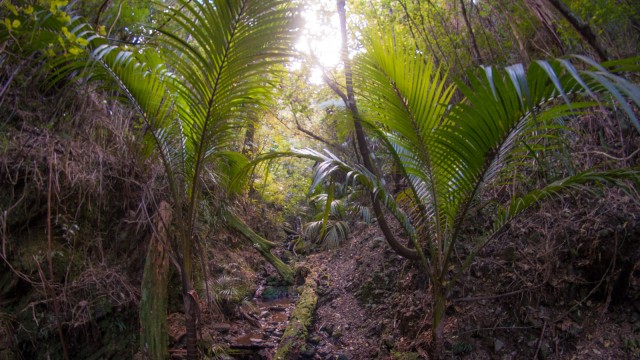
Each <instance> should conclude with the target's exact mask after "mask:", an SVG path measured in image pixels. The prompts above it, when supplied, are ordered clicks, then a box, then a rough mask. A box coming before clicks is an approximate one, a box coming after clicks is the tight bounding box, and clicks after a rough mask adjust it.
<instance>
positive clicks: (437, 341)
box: [431, 277, 447, 359]
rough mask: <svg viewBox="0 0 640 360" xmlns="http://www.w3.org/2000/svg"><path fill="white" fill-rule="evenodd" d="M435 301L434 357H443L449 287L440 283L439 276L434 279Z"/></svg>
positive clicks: (432, 325)
mask: <svg viewBox="0 0 640 360" xmlns="http://www.w3.org/2000/svg"><path fill="white" fill-rule="evenodd" d="M432 284H433V285H432V286H433V303H432V305H431V309H432V313H433V315H432V316H433V319H432V323H431V334H432V335H431V336H432V339H431V340H432V354H431V355H432V357H433V358H434V359H439V358H442V356H440V355H442V354H444V320H445V315H446V309H447V288H446V286H442V284H440V283H439V281H438V279H437V277H433V279H432Z"/></svg>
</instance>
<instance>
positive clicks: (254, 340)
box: [249, 337, 262, 344]
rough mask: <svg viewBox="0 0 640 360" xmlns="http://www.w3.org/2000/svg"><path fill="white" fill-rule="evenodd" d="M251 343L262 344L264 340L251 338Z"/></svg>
mask: <svg viewBox="0 0 640 360" xmlns="http://www.w3.org/2000/svg"><path fill="white" fill-rule="evenodd" d="M249 341H251V342H252V343H256V344H260V343H262V339H260V338H255V337H252V338H249Z"/></svg>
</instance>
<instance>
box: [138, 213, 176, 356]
mask: <svg viewBox="0 0 640 360" xmlns="http://www.w3.org/2000/svg"><path fill="white" fill-rule="evenodd" d="M171 217H172V213H171V207H170V206H169V204H167V203H166V202H164V201H162V202H161V203H160V206H159V208H158V212H157V213H156V220H155V224H154V225H155V231H154V232H153V234H152V235H151V241H149V250H148V252H147V260H146V263H145V265H144V274H143V276H142V286H141V288H142V298H141V300H140V350H141V352H142V354H143V357H144V358H145V359H150V360H151V359H152V360H156V359H168V358H169V352H168V348H167V346H168V335H167V287H168V285H169V255H168V251H169V249H168V248H167V244H168V239H167V227H168V226H169V224H170V223H171Z"/></svg>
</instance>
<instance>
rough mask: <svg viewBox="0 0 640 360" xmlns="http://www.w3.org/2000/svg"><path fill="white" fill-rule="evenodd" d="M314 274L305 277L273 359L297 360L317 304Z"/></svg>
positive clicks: (307, 334)
mask: <svg viewBox="0 0 640 360" xmlns="http://www.w3.org/2000/svg"><path fill="white" fill-rule="evenodd" d="M315 278H316V274H315V273H314V272H311V273H309V274H308V275H307V278H306V280H305V283H304V285H302V286H301V287H302V291H301V293H300V298H299V299H298V302H297V303H296V308H295V309H294V310H293V312H292V313H291V317H290V319H289V325H288V326H287V328H286V329H285V331H284V334H283V335H282V340H281V341H280V345H279V346H278V349H277V351H276V355H275V359H279V360H288V359H297V358H298V355H299V354H300V351H301V349H302V347H303V346H304V345H305V343H306V340H307V337H308V336H309V328H310V327H311V323H312V321H313V313H314V311H315V309H316V305H317V303H318V294H317V292H316V289H317V285H316V279H315Z"/></svg>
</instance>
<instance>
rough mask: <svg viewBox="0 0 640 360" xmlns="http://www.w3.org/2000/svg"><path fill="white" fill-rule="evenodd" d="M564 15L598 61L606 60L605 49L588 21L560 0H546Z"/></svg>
mask: <svg viewBox="0 0 640 360" xmlns="http://www.w3.org/2000/svg"><path fill="white" fill-rule="evenodd" d="M547 1H549V3H550V4H551V6H553V7H554V8H555V9H556V10H558V12H559V13H560V14H561V15H562V17H564V18H565V19H566V20H567V21H568V22H569V24H571V26H572V27H573V28H574V29H575V30H576V31H577V32H578V34H580V36H581V37H582V38H583V39H584V40H585V41H586V42H587V44H589V46H591V47H592V48H593V50H595V52H596V54H598V58H599V59H600V61H606V60H608V56H607V51H606V50H605V49H604V48H603V47H602V46H601V45H600V43H599V42H598V38H597V37H596V34H595V33H594V32H593V30H592V29H591V26H589V24H588V23H586V22H585V21H583V20H582V19H580V17H578V15H576V14H575V13H574V12H573V11H571V9H570V8H569V6H567V4H565V3H564V2H562V0H547Z"/></svg>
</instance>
